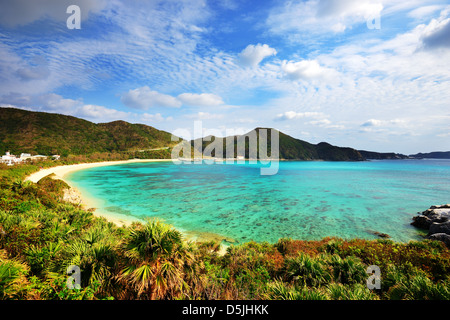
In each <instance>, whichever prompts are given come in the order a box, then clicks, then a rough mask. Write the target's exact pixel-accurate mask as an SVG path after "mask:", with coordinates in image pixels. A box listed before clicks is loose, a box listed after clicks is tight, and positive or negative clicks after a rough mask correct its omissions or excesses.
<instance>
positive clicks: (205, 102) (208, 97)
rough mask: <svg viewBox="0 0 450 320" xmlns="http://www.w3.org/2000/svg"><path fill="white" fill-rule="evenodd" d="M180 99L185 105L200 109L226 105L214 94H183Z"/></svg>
mask: <svg viewBox="0 0 450 320" xmlns="http://www.w3.org/2000/svg"><path fill="white" fill-rule="evenodd" d="M178 99H179V100H180V101H181V102H182V103H183V104H186V105H189V106H198V107H209V106H219V105H223V104H224V102H223V100H222V98H221V97H220V96H218V95H215V94H212V93H201V94H194V93H182V94H180V95H179V96H178Z"/></svg>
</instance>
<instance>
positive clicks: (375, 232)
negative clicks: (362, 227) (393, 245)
mask: <svg viewBox="0 0 450 320" xmlns="http://www.w3.org/2000/svg"><path fill="white" fill-rule="evenodd" d="M367 232H369V233H371V234H374V235H376V236H379V237H380V238H385V239H389V238H390V236H389V235H388V234H387V233H383V232H378V231H372V230H367Z"/></svg>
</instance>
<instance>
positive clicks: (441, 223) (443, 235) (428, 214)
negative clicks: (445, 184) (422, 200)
mask: <svg viewBox="0 0 450 320" xmlns="http://www.w3.org/2000/svg"><path fill="white" fill-rule="evenodd" d="M411 224H412V225H413V226H415V227H417V228H420V229H425V230H428V234H427V236H426V237H427V239H431V240H439V241H442V242H444V243H445V245H446V246H447V247H449V248H450V204H443V205H438V206H431V207H430V208H429V209H427V210H425V211H423V212H419V215H417V216H415V217H413V222H411Z"/></svg>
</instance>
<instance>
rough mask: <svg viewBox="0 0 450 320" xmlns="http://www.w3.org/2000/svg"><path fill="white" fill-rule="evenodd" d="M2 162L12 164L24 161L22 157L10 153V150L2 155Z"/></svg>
mask: <svg viewBox="0 0 450 320" xmlns="http://www.w3.org/2000/svg"><path fill="white" fill-rule="evenodd" d="M1 162H2V163H6V164H7V165H8V166H12V165H14V164H16V163H19V162H22V159H20V158H17V157H16V156H15V155H13V154H11V153H9V151H7V152H6V154H5V155H4V156H2V161H1Z"/></svg>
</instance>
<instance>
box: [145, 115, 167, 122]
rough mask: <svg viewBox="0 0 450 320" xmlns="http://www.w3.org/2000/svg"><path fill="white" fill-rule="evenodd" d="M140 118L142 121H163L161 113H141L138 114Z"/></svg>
mask: <svg viewBox="0 0 450 320" xmlns="http://www.w3.org/2000/svg"><path fill="white" fill-rule="evenodd" d="M140 120H141V121H144V122H162V121H164V120H165V119H164V117H163V116H162V115H161V113H155V114H150V113H143V114H142V115H140Z"/></svg>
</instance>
